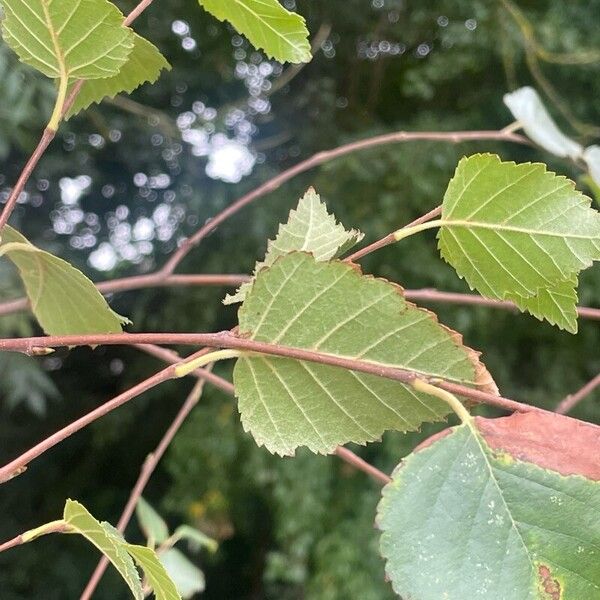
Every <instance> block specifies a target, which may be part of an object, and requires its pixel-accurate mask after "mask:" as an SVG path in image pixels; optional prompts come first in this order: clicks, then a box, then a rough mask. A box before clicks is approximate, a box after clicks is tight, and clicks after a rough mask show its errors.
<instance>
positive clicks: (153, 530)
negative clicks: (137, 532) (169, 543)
mask: <svg viewBox="0 0 600 600" xmlns="http://www.w3.org/2000/svg"><path fill="white" fill-rule="evenodd" d="M135 514H136V516H137V519H138V523H139V524H140V529H141V530H142V531H143V532H144V535H145V536H146V538H147V539H148V540H152V541H153V542H154V543H155V544H162V543H163V542H164V541H165V540H166V539H167V538H168V537H169V528H168V527H167V524H166V523H165V521H164V519H163V518H162V517H161V516H160V515H159V514H158V513H157V512H156V511H155V510H154V508H152V506H151V505H150V504H149V503H148V502H147V501H146V500H144V498H140V499H139V500H138V503H137V505H136V507H135Z"/></svg>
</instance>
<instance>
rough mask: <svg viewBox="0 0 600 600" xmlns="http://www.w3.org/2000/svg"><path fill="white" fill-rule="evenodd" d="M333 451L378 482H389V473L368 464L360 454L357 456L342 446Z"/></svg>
mask: <svg viewBox="0 0 600 600" xmlns="http://www.w3.org/2000/svg"><path fill="white" fill-rule="evenodd" d="M335 453H336V454H337V455H338V456H339V457H340V458H341V459H342V460H343V461H345V462H347V463H348V464H350V465H352V466H353V467H355V468H356V469H358V470H359V471H363V472H364V473H366V474H367V475H369V476H370V477H372V478H373V479H375V480H376V481H378V482H379V483H383V484H384V485H385V484H386V483H389V482H390V481H391V480H392V478H391V477H390V476H389V475H386V474H385V473H384V472H383V471H380V470H379V469H378V468H377V467H374V466H373V465H370V464H369V463H368V462H367V461H366V460H363V459H362V458H361V457H360V456H357V455H356V454H354V452H352V451H351V450H348V448H344V447H343V446H338V447H337V448H336V449H335Z"/></svg>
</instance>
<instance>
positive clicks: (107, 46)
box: [1, 0, 133, 79]
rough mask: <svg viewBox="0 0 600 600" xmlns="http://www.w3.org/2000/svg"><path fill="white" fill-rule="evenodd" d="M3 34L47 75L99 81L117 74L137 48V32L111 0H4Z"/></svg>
mask: <svg viewBox="0 0 600 600" xmlns="http://www.w3.org/2000/svg"><path fill="white" fill-rule="evenodd" d="M1 4H2V7H3V8H4V11H5V13H6V17H5V19H4V20H3V22H2V35H3V37H4V40H5V41H6V43H7V44H8V45H9V46H10V47H11V48H12V49H13V50H14V51H15V52H16V53H17V54H18V55H19V58H20V59H21V60H22V61H23V62H25V63H27V64H28V65H31V66H32V67H35V68H36V69H38V70H39V71H41V72H42V73H44V75H47V76H48V77H53V78H61V79H96V78H99V77H110V76H112V75H116V74H117V73H118V72H119V70H120V68H121V67H122V66H123V65H124V64H125V62H126V60H127V58H128V57H129V54H130V53H131V50H132V49H133V31H132V30H131V29H129V28H127V27H123V15H122V13H121V11H119V9H118V8H117V7H116V6H115V5H114V4H113V3H112V2H108V1H107V0H2V2H1Z"/></svg>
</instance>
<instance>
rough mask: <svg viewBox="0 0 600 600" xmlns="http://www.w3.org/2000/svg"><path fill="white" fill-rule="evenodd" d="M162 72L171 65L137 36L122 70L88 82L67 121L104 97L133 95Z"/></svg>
mask: <svg viewBox="0 0 600 600" xmlns="http://www.w3.org/2000/svg"><path fill="white" fill-rule="evenodd" d="M163 69H167V70H170V69H171V65H170V64H169V63H168V62H167V60H166V59H165V57H164V56H163V55H162V54H161V53H160V51H159V50H158V48H157V47H156V46H154V45H153V44H151V43H150V42H149V41H148V40H146V39H145V38H143V37H141V36H139V35H137V34H134V46H133V50H132V52H131V54H130V55H129V58H128V60H127V62H126V63H125V65H124V66H123V67H122V68H121V70H120V71H119V72H118V73H117V74H116V75H113V76H112V77H105V78H104V79H94V80H93V81H86V82H85V83H84V84H83V87H82V88H81V91H80V92H79V94H78V95H77V98H75V102H74V103H73V105H72V106H71V107H70V108H69V110H68V112H67V114H66V118H69V117H72V116H73V115H75V114H77V113H78V112H79V111H80V110H83V109H85V108H87V107H88V106H90V105H91V104H94V103H99V102H101V101H102V100H103V99H104V98H106V97H110V98H114V97H115V96H116V95H117V94H120V93H121V92H127V93H131V92H133V90H135V89H136V88H138V87H139V86H140V85H142V84H143V83H153V82H155V81H156V80H157V79H158V77H159V75H160V72H161V71H162V70H163Z"/></svg>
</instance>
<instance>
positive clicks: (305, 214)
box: [223, 188, 364, 304]
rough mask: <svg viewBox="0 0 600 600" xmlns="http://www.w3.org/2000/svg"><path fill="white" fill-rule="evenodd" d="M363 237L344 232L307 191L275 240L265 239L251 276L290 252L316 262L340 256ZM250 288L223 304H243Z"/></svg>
mask: <svg viewBox="0 0 600 600" xmlns="http://www.w3.org/2000/svg"><path fill="white" fill-rule="evenodd" d="M363 237H364V234H362V233H361V232H360V231H357V230H356V229H351V230H346V229H345V228H344V226H343V225H342V224H341V223H338V222H337V221H336V219H335V216H334V215H332V214H329V213H328V212H327V207H326V206H325V204H324V203H323V202H321V197H320V196H319V194H317V193H316V192H315V190H314V189H313V188H310V189H309V190H308V191H307V192H306V194H304V196H303V197H302V198H301V199H300V202H299V203H298V207H297V208H296V209H295V210H292V211H290V216H289V217H288V221H287V223H285V224H281V225H280V226H279V231H278V232H277V237H276V238H275V239H274V240H269V243H268V244H267V253H266V255H265V260H264V261H263V262H258V263H256V266H255V267H254V277H256V275H257V273H259V272H260V271H261V270H262V269H264V268H265V267H268V266H270V265H272V264H273V263H274V262H275V260H276V259H277V258H279V257H280V256H283V255H284V254H287V253H289V252H293V251H294V250H298V251H304V252H310V253H311V254H312V255H313V256H314V257H315V259H316V260H318V261H324V260H329V259H330V258H334V257H336V256H340V255H341V254H343V253H344V252H346V251H347V250H348V249H350V248H351V247H352V246H354V244H356V243H357V242H359V241H360V240H362V238H363ZM251 288H252V281H249V282H247V283H243V284H242V285H241V286H240V289H239V290H237V292H236V293H235V294H234V295H228V296H226V297H225V300H224V301H223V304H234V303H235V302H243V301H244V298H245V297H246V294H247V293H248V291H249V290H250V289H251Z"/></svg>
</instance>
